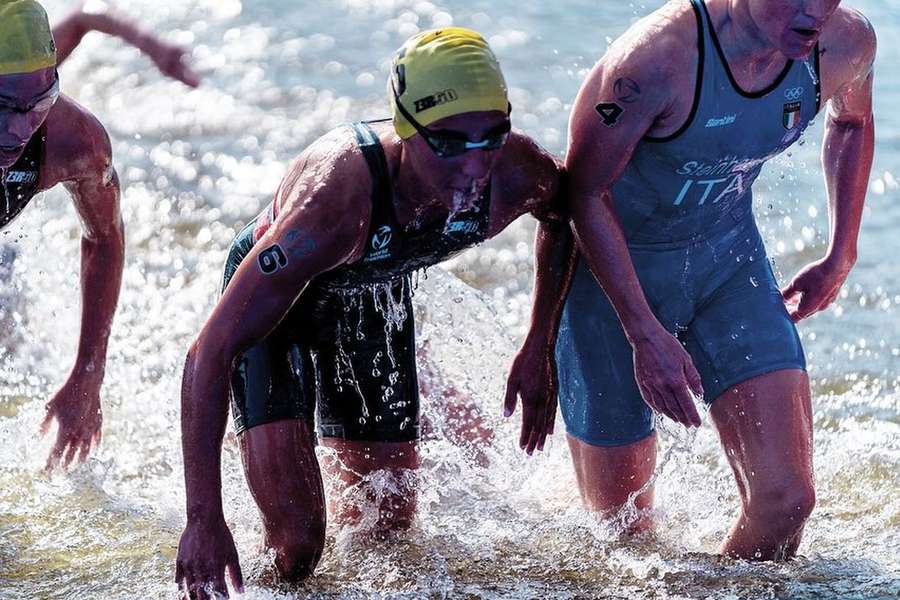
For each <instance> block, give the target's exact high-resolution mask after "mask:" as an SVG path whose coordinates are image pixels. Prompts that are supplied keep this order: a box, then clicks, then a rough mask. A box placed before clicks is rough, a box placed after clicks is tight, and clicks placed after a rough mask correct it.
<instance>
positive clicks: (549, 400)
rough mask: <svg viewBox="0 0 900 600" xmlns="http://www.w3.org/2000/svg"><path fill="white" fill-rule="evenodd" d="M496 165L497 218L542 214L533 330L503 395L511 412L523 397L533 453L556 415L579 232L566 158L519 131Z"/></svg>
mask: <svg viewBox="0 0 900 600" xmlns="http://www.w3.org/2000/svg"><path fill="white" fill-rule="evenodd" d="M496 171H497V173H498V175H497V177H498V181H497V183H498V184H499V185H498V186H497V187H498V188H499V189H502V190H503V191H504V193H503V194H502V196H501V202H500V206H499V207H496V208H497V210H495V211H494V212H495V214H494V217H496V220H497V221H499V222H500V223H501V224H504V223H505V224H508V223H510V222H512V221H513V220H514V219H516V218H518V217H519V216H520V215H521V214H522V213H523V211H528V212H530V213H531V215H532V216H533V217H535V218H536V219H537V220H538V228H537V235H536V238H535V263H536V265H535V289H534V310H533V311H532V315H531V328H530V329H531V330H530V332H529V335H528V337H527V338H526V340H525V343H524V344H523V346H522V349H521V350H520V351H519V353H518V354H517V355H516V358H515V359H514V360H513V364H512V366H511V367H510V372H509V376H508V377H507V384H506V394H505V397H504V401H503V416H504V417H510V416H512V414H513V412H514V411H515V408H516V404H517V402H518V401H519V400H521V405H522V428H521V433H520V434H519V447H520V448H522V449H523V450H525V452H527V453H528V454H532V453H533V452H534V451H535V450H536V449H537V450H543V449H544V442H545V441H546V439H547V436H548V435H550V434H551V433H552V432H553V424H554V421H555V420H556V405H557V397H556V389H557V386H556V362H555V357H554V352H553V350H554V347H555V345H556V333H557V331H558V330H559V318H560V316H561V315H562V305H563V299H564V296H565V290H566V289H567V288H568V278H569V267H570V266H571V264H572V262H573V261H572V259H573V254H572V252H573V247H574V238H573V237H572V234H571V232H570V230H569V227H568V210H567V207H566V196H565V193H564V191H563V188H564V185H563V181H564V177H563V173H562V163H561V162H560V161H559V160H558V159H557V158H556V157H554V156H553V155H551V154H550V153H549V152H547V151H546V150H544V149H543V148H541V147H540V145H539V144H537V143H536V142H535V141H534V140H532V139H531V138H529V137H527V136H525V135H522V134H521V133H519V132H514V133H513V135H511V136H510V138H509V140H507V143H506V146H505V147H504V149H503V155H502V158H501V160H500V163H499V164H498V165H497V167H496ZM523 199H526V200H524V202H523ZM494 217H492V218H494ZM504 227H505V225H504ZM498 229H499V228H498Z"/></svg>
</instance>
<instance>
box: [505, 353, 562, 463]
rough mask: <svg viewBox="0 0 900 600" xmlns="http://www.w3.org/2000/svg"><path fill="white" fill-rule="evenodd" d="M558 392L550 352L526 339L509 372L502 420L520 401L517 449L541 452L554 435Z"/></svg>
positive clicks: (552, 356) (510, 414) (552, 358)
mask: <svg viewBox="0 0 900 600" xmlns="http://www.w3.org/2000/svg"><path fill="white" fill-rule="evenodd" d="M557 388H558V386H557V381H556V357H555V356H554V354H553V348H552V347H551V346H548V345H546V344H541V343H537V342H532V341H529V340H527V339H526V341H525V344H524V345H523V346H522V349H521V350H520V351H519V353H518V354H516V358H515V359H514V360H513V364H512V367H511V368H510V370H509V378H508V379H507V382H506V400H505V401H504V403H503V416H504V417H510V416H512V414H513V412H515V410H516V398H517V397H518V398H521V399H522V433H521V435H520V436H519V447H520V448H522V449H523V450H524V451H525V452H527V453H528V454H529V455H531V454H533V453H534V451H535V449H537V450H543V449H544V442H545V441H546V440H547V436H548V435H551V434H552V433H553V426H554V424H555V422H556V404H557Z"/></svg>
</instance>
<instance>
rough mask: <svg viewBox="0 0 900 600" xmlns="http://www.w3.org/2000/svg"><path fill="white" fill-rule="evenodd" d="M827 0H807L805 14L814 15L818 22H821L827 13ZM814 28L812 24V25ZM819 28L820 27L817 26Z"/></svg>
mask: <svg viewBox="0 0 900 600" xmlns="http://www.w3.org/2000/svg"><path fill="white" fill-rule="evenodd" d="M826 4H827V3H826V0H806V2H804V5H803V14H805V15H806V16H808V17H812V18H813V19H815V20H816V23H817V24H818V23H821V22H822V21H823V20H824V19H825V15H826V14H827V6H826ZM810 27H811V28H812V26H810ZM815 28H816V29H818V27H815Z"/></svg>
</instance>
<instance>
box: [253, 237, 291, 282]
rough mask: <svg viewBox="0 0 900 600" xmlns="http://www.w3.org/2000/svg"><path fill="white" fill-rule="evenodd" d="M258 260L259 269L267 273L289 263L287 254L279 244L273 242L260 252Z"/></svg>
mask: <svg viewBox="0 0 900 600" xmlns="http://www.w3.org/2000/svg"><path fill="white" fill-rule="evenodd" d="M256 260H257V261H258V262H259V270H260V271H262V272H263V273H265V274H266V275H269V274H271V273H274V272H275V271H277V270H278V269H282V268H284V267H286V266H287V263H288V259H287V255H286V254H285V253H284V250H282V249H281V246H279V245H278V244H273V245H271V246H269V247H268V248H266V249H265V250H263V251H262V252H260V253H259V256H258V257H257V259H256Z"/></svg>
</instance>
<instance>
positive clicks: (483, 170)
mask: <svg viewBox="0 0 900 600" xmlns="http://www.w3.org/2000/svg"><path fill="white" fill-rule="evenodd" d="M461 160H462V164H461V165H460V171H462V174H463V175H465V176H466V178H468V179H471V180H473V181H479V180H481V179H484V178H485V177H487V176H488V175H489V174H490V172H491V166H492V165H493V164H494V152H485V151H483V150H469V151H468V152H466V153H465V154H463V155H462V157H461Z"/></svg>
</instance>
